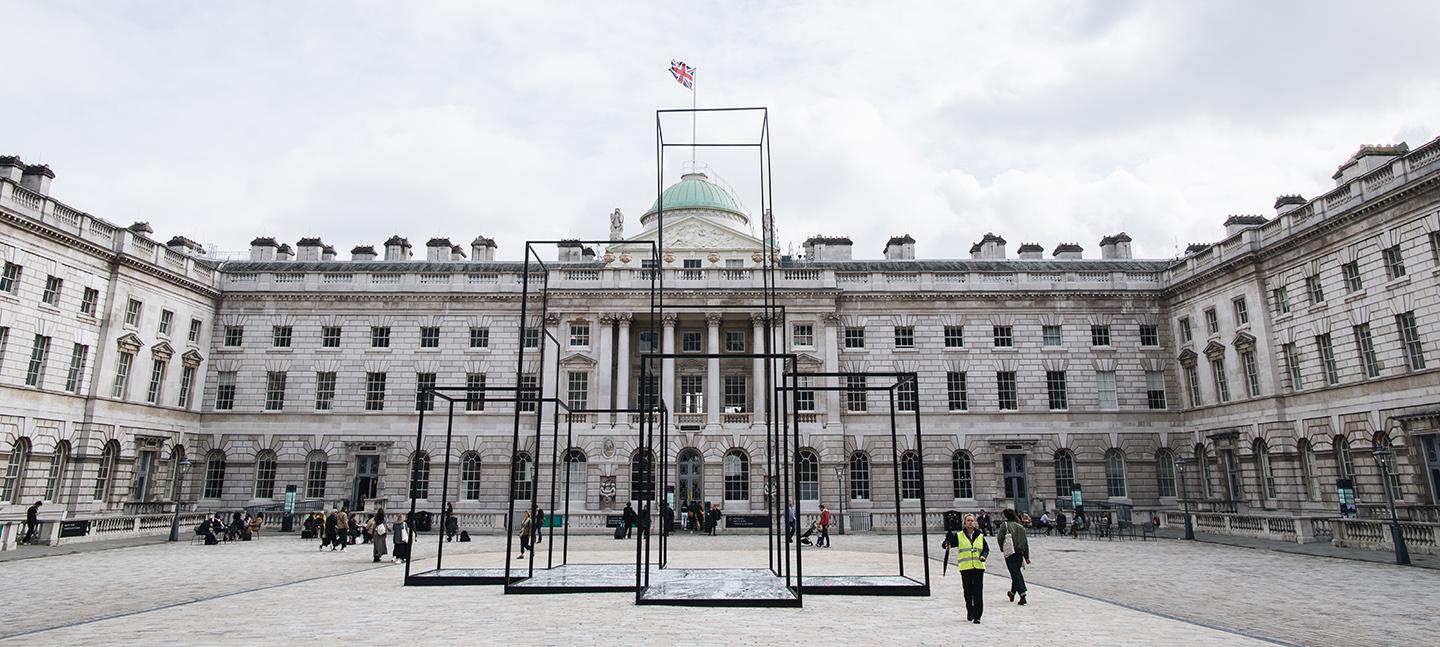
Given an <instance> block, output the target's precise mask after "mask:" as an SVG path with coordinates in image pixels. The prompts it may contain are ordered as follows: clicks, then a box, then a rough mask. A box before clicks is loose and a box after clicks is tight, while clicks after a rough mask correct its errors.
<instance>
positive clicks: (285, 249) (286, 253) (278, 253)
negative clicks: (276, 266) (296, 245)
mask: <svg viewBox="0 0 1440 647" xmlns="http://www.w3.org/2000/svg"><path fill="white" fill-rule="evenodd" d="M275 260H277V261H293V260H295V250H293V249H291V248H290V244H289V243H280V246H279V247H277V248H275Z"/></svg>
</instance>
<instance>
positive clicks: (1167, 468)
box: [1155, 449, 1175, 497]
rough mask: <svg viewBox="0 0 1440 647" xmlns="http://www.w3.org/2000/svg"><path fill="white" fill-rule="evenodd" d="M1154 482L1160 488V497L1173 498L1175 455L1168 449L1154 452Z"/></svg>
mask: <svg viewBox="0 0 1440 647" xmlns="http://www.w3.org/2000/svg"><path fill="white" fill-rule="evenodd" d="M1155 480H1156V481H1157V482H1158V485H1159V486H1160V496H1162V497H1174V496H1175V453H1174V452H1171V451H1170V450H1168V449H1161V450H1160V451H1158V452H1155Z"/></svg>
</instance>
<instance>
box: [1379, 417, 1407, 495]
mask: <svg viewBox="0 0 1440 647" xmlns="http://www.w3.org/2000/svg"><path fill="white" fill-rule="evenodd" d="M1373 443H1374V447H1375V449H1380V448H1381V447H1388V448H1389V449H1390V452H1389V453H1387V454H1386V455H1385V456H1386V458H1385V471H1386V472H1387V473H1388V474H1389V477H1388V478H1386V480H1387V481H1389V486H1390V496H1391V497H1393V498H1394V499H1395V500H1396V501H1397V502H1398V501H1401V500H1403V499H1404V498H1405V491H1404V490H1403V489H1401V487H1400V473H1399V470H1398V469H1396V467H1395V466H1396V460H1395V458H1396V457H1395V446H1394V445H1393V444H1391V442H1390V434H1389V433H1387V432H1386V431H1385V430H1384V429H1381V430H1380V431H1377V432H1375V437H1374V440H1373Z"/></svg>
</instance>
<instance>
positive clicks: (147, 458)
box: [135, 449, 155, 501]
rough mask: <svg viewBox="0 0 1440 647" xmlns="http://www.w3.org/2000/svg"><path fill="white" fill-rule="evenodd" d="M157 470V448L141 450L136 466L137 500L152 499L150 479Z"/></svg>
mask: <svg viewBox="0 0 1440 647" xmlns="http://www.w3.org/2000/svg"><path fill="white" fill-rule="evenodd" d="M154 472H155V450H153V449H146V450H141V452H140V461H139V464H138V465H136V466H135V500H136V501H148V500H150V479H151V477H152V476H154Z"/></svg>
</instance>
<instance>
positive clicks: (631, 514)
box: [620, 502, 635, 539]
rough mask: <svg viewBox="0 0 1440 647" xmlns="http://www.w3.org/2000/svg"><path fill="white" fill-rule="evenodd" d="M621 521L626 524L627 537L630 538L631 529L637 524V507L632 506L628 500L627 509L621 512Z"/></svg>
mask: <svg viewBox="0 0 1440 647" xmlns="http://www.w3.org/2000/svg"><path fill="white" fill-rule="evenodd" d="M620 523H622V524H624V525H625V538H626V539H629V538H630V530H631V528H633V527H634V526H635V508H632V507H630V504H629V503H628V502H627V503H626V504H625V511H624V512H621V513H620Z"/></svg>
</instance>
